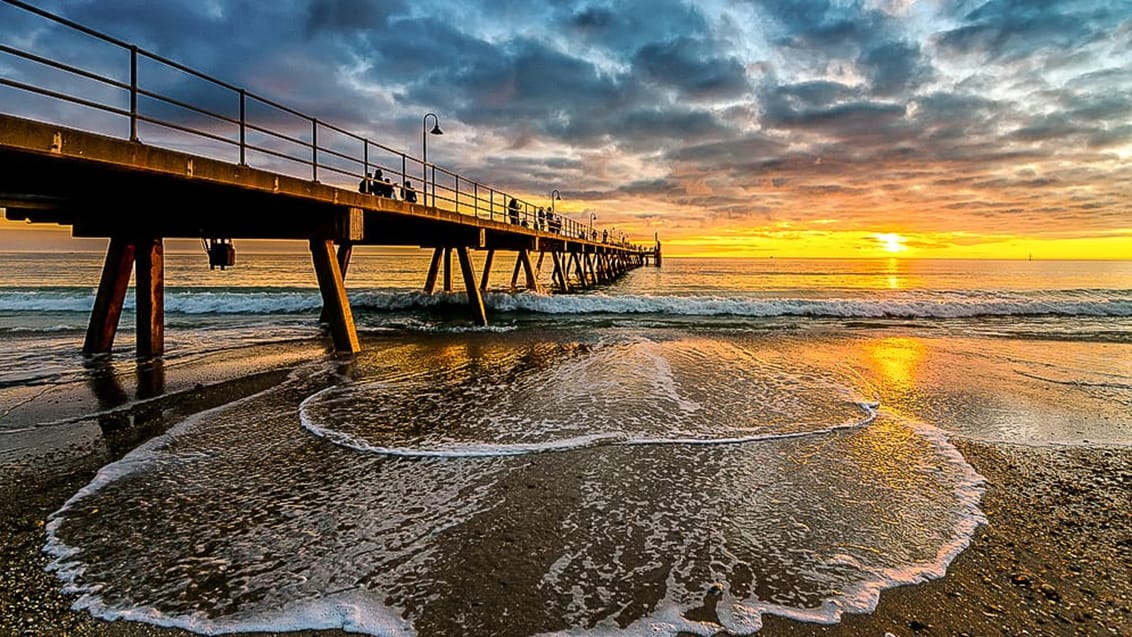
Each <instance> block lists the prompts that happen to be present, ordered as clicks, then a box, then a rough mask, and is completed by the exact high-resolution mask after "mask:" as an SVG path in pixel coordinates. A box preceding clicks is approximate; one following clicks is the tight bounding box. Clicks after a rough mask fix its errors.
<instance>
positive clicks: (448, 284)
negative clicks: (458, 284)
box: [444, 248, 452, 292]
mask: <svg viewBox="0 0 1132 637" xmlns="http://www.w3.org/2000/svg"><path fill="white" fill-rule="evenodd" d="M444 291H445V292H451V291H452V248H444Z"/></svg>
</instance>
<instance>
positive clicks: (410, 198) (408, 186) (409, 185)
mask: <svg viewBox="0 0 1132 637" xmlns="http://www.w3.org/2000/svg"><path fill="white" fill-rule="evenodd" d="M401 194H402V195H403V196H404V197H405V201H407V202H409V203H417V191H415V190H413V182H411V181H409V180H408V179H406V180H405V188H404V189H403V190H402V192H401Z"/></svg>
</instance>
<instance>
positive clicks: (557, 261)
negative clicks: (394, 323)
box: [0, 0, 660, 358]
mask: <svg viewBox="0 0 1132 637" xmlns="http://www.w3.org/2000/svg"><path fill="white" fill-rule="evenodd" d="M0 2H3V4H4V5H8V6H9V7H10V8H9V9H8V10H18V11H22V12H25V13H27V14H30V15H31V16H34V17H35V18H36V19H39V20H41V21H42V24H41V25H40V26H41V27H42V28H43V29H45V30H47V31H49V32H51V33H52V34H53V35H52V37H44V38H42V39H40V40H39V41H37V42H36V43H29V44H28V46H36V47H38V49H36V50H24V49H20V48H17V47H16V46H9V45H8V44H3V45H0V70H3V72H4V74H3V75H0V111H8V109H13V110H15V109H16V108H17V106H25V108H24V110H25V111H26V110H27V109H26V105H23V104H22V103H21V100H26V101H27V102H28V103H37V104H43V103H46V104H49V105H51V108H45V109H44V111H43V112H45V113H56V114H54V115H53V116H52V117H54V118H55V121H51V122H42V121H38V120H32V119H28V118H27V117H26V116H25V117H20V116H17V115H16V114H15V113H14V112H0V166H3V167H4V168H3V170H0V207H3V208H5V215H6V217H7V218H8V219H10V220H13V221H25V222H28V223H45V224H61V225H65V226H70V227H71V229H72V234H73V235H74V236H76V237H103V238H107V239H109V247H108V249H107V253H106V262H105V264H104V266H103V270H102V276H101V280H100V282H99V285H98V292H97V296H96V298H95V302H94V307H93V309H92V311H91V317H90V325H89V328H88V330H87V334H86V340H85V343H84V345H83V351H84V352H86V353H89V354H97V353H105V352H109V351H110V350H111V348H112V346H113V343H114V335H115V332H116V331H117V329H118V322H119V317H120V316H121V313H122V305H123V301H124V299H125V295H126V292H127V288H128V286H129V279H130V273H131V271H133V272H134V273H135V289H136V295H137V354H138V357H139V358H151V357H155V356H160V355H161V354H162V352H163V350H164V324H165V321H164V311H165V310H164V307H165V304H164V289H165V265H164V263H165V260H164V241H165V239H168V238H195V239H200V240H202V241H205V242H207V244H208V245H209V246H210V249H209V262H210V265H219V266H221V267H224V266H226V265H229V264H231V262H232V259H233V247H232V243H231V241H232V239H292V240H297V241H303V242H305V243H306V244H307V245H308V246H309V249H310V254H311V260H312V263H313V266H314V272H315V276H316V278H317V280H318V286H319V290H320V291H321V293H322V301H323V311H322V320H323V322H325V323H326V324H327V325H328V326H329V330H330V333H331V335H332V336H333V338H334V346H335V348H336V349H337V350H339V351H341V352H357V351H358V347H359V346H358V337H357V332H356V330H355V328H354V320H353V314H352V313H351V310H350V303H349V299H348V297H347V295H346V286H345V278H346V273H347V270H348V268H349V265H350V258H351V255H352V251H353V247H354V246H357V245H380V246H418V247H422V248H430V249H432V251H433V257H432V261H431V264H430V267H429V270H428V272H427V274H425V276H424V290H425V291H426V292H428V293H433V292H435V291H436V288H437V279H438V277H441V276H443V290H444V291H445V292H451V291H452V277H453V269H454V268H453V263H452V257H453V253H455V257H456V260H457V261H458V264H459V268H460V273H461V276H462V278H463V284H464V285H463V290H464V292H466V294H467V297H468V302H469V305H470V308H471V317H472V320H473V321H474V322H475V323H476V324H478V325H486V324H487V320H488V317H487V312H486V310H485V308H484V303H483V291H485V290H487V288H488V282H489V277H490V276H491V270H492V266H493V265H494V264H495V262H496V261H497V260H500V259H502V258H503V257H504V256H506V257H507V258H508V259H510V258H511V256H512V255H513V257H514V268H513V270H512V274H511V288H513V289H520V288H522V289H529V290H535V291H541V290H540V284H539V279H540V273H541V272H542V269H543V267H544V265H546V266H547V267H550V268H552V269H551V271H550V278H551V280H552V285H551V287H552V290H549V291H554V292H563V293H564V292H572V291H575V290H579V289H585V288H589V287H593V286H595V285H602V284H606V283H609V282H611V281H613V280H615V279H616V278H617V277H619V276H621V275H622V274H624V273H625V272H627V271H629V270H631V269H633V268H636V267H639V266H641V265H644V264H646V263H653V264H655V265H660V242H659V240H656V241H655V242H654V243H653V244H651V245H647V246H642V245H632V244H630V243H628V241H627V240H626V239H625V238H624V237H613V236H611V235H609V234H608V232H607V231H599V229H595V228H593V226H592V221H593V218H592V216H591V218H590V225H588V226H583V225H582V224H580V223H578V222H577V221H575V220H573V219H569V218H566V217H564V216H562V215H558V214H556V212H555V210H554V204H555V201H557V200H559V199H560V196H559V192H558V191H557V190H554V191H552V193H551V196H550V198H549V201H548V202H546V205H539V204H537V203H535V202H531V201H526V200H523V199H522V198H521V197H516V196H513V195H511V194H508V193H506V192H503V191H500V190H497V189H495V188H493V187H491V186H488V185H486V184H482V183H479V182H477V181H475V180H473V179H469V178H468V177H466V176H463V175H459V174H456V173H454V172H452V171H449V170H446V169H444V168H442V167H440V166H437V165H435V164H433V163H429V162H428V161H426V160H425V159H424V158H423V157H422V158H421V159H418V158H416V157H413V156H411V155H408V154H407V153H405V152H404V151H401V150H397V149H394V148H390V147H388V146H385V145H383V144H381V143H378V142H376V141H373V140H371V139H369V138H367V137H364V136H361V135H358V134H355V133H352V132H350V131H347V130H344V129H342V128H340V127H337V126H334V125H332V124H329V123H327V122H324V121H321V120H319V119H318V118H317V117H312V116H310V115H306V114H304V113H300V112H298V111H295V110H294V109H291V108H289V107H288V106H286V105H284V104H281V103H279V102H276V101H273V100H272V99H269V98H266V97H262V96H258V95H255V94H254V93H252V92H250V91H247V90H246V89H244V88H241V87H238V86H233V85H231V84H228V83H226V82H224V81H222V80H219V79H216V78H213V77H209V76H208V75H205V74H204V73H201V72H199V71H196V70H194V69H191V68H189V67H187V66H185V65H183V64H180V63H178V62H176V61H173V60H169V59H166V58H164V57H161V56H159V55H157V54H154V53H151V52H149V51H146V50H144V49H141V48H139V47H137V46H135V45H132V44H130V43H127V42H123V41H121V40H118V39H116V38H114V37H112V36H109V35H107V34H104V33H100V32H97V31H95V30H93V29H90V28H89V27H86V26H83V25H81V24H78V23H75V22H72V21H70V20H67V19H66V18H63V17H60V16H57V15H54V14H52V13H50V12H48V11H45V10H44V9H41V8H39V7H35V6H33V5H31V4H28V3H27V2H22V1H21V0H0ZM69 40H81V41H82V42H83V44H85V45H90V44H91V41H93V42H94V43H96V44H97V45H99V46H108V47H110V48H112V49H117V50H118V51H119V52H120V53H121V54H122V60H123V65H122V68H120V69H118V70H117V72H116V74H115V73H113V72H111V73H109V74H108V72H107V71H106V70H105V69H104V68H84V67H82V66H76V63H74V62H69V61H68V62H65V61H62V60H63V56H59V55H58V54H57V53H58V52H57V51H55V50H54V49H52V47H55V46H59V47H65V46H66V44H65V43H66V42H68V41H69ZM77 64H82V62H79V63H77ZM142 67H144V68H146V69H160V71H161V73H162V77H163V80H164V81H161V82H158V83H156V84H154V85H152V86H150V85H149V84H147V82H146V77H143V76H142V75H141V74H139V68H142ZM48 75H49V76H50V81H48V80H45V79H44V78H45V77H47V76H48ZM178 76H180V79H182V80H185V81H184V82H182V83H180V84H178V83H177V82H170V81H169V79H170V78H171V77H178ZM61 77H63V78H70V79H73V82H68V81H63V82H60V78H61ZM92 83H93V84H94V85H96V86H98V87H100V88H101V89H102V91H101V92H99V93H97V94H98V95H99V96H100V97H99V99H94V98H92V97H91V95H92V93H91V91H90V90H89V88H90V86H91V85H92ZM201 83H204V84H206V85H210V86H211V87H212V88H213V89H214V90H215V91H216V93H217V94H220V95H227V96H228V97H229V103H227V104H220V103H221V102H223V101H224V100H223V98H221V99H219V100H217V99H215V98H214V97H213V98H210V99H209V101H208V102H207V103H205V102H202V101H201V98H200V94H198V93H193V92H191V91H190V92H187V93H180V92H178V90H177V87H178V86H181V85H200V84H201ZM218 104H219V105H218ZM127 105H128V106H127ZM55 106H60V107H61V108H58V109H56V108H54V107H55ZM57 113H63V114H65V115H60V114H57ZM87 115H96V116H97V119H98V121H101V122H105V121H106V120H107V119H110V120H115V119H116V120H117V121H119V122H120V123H121V128H120V129H118V130H110V131H107V130H105V128H106V125H105V123H103V124H102V125H101V126H100V128H99V130H97V131H92V130H90V129H89V126H90V125H89V124H87V122H88V121H89V118H88V117H86V116H87ZM430 116H431V117H433V118H434V122H435V127H434V129H433V133H439V132H440V126H439V124H440V120H439V118H438V117H437V116H436V115H435V114H434V113H428V114H427V115H426V116H425V118H424V121H423V122H422V124H424V123H427V122H428V118H429V117H430ZM422 128H423V127H422ZM116 134H117V136H116ZM143 137H146V138H147V139H148V138H152V140H153V141H150V142H148V143H147V142H146V141H143ZM422 138H423V140H424V141H425V142H427V135H426V134H425V130H422ZM186 145H188V146H189V147H191V148H193V149H194V152H193V153H192V154H189V153H186V152H183V151H181V150H177V149H178V148H184V147H186ZM426 148H427V147H422V155H424V154H425V152H426ZM197 149H199V150H197ZM296 166H298V167H299V172H303V171H309V172H308V176H306V177H304V176H296V175H295V174H294V171H291V172H287V170H285V168H287V167H290V168H294V167H296ZM383 171H384V173H385V174H386V175H387V177H386V178H385V180H384V181H383V180H382V179H381V178H380V175H381V174H382V172H383ZM371 177H372V178H371ZM389 178H393V179H394V180H395V181H393V182H389V181H388V180H389ZM410 179H413V180H416V183H417V184H418V185H419V187H420V189H421V190H420V193H419V194H420V195H421V196H420V198H419V203H418V199H417V194H418V193H417V191H416V190H415V189H414V188H413V187H412V185H411V183H410ZM374 184H376V186H375V185H374ZM402 186H404V189H402ZM375 193H376V194H375ZM379 195H380V196H379ZM599 237H600V239H601V240H599ZM472 250H480V251H486V255H485V259H484V271H483V272H482V275H481V276H480V277H479V278H477V275H476V272H474V270H473V265H472V263H473V262H472V259H471V255H470V251H472ZM536 254H537V259H536V257H535V255H536Z"/></svg>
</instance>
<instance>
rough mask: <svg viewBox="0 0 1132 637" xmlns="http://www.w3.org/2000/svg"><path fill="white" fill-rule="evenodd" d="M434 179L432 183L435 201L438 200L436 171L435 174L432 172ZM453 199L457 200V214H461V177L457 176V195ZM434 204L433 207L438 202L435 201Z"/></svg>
mask: <svg viewBox="0 0 1132 637" xmlns="http://www.w3.org/2000/svg"><path fill="white" fill-rule="evenodd" d="M432 179H433V181H432V196H433V199H435V198H436V171H435V170H433V172H432ZM453 197H454V198H455V199H456V214H460V175H456V194H455V195H453ZM432 203H433V205H436V201H433V202H432Z"/></svg>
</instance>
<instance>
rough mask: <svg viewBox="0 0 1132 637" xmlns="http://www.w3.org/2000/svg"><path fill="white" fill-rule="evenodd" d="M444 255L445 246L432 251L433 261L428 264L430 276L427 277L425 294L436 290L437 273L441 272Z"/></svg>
mask: <svg viewBox="0 0 1132 637" xmlns="http://www.w3.org/2000/svg"><path fill="white" fill-rule="evenodd" d="M443 256H444V248H437V249H435V250H433V251H432V261H430V262H429V264H428V276H427V277H425V284H424V293H425V294H432V293H433V291H435V290H436V275H437V274H438V273H439V272H440V259H441V258H443Z"/></svg>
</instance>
